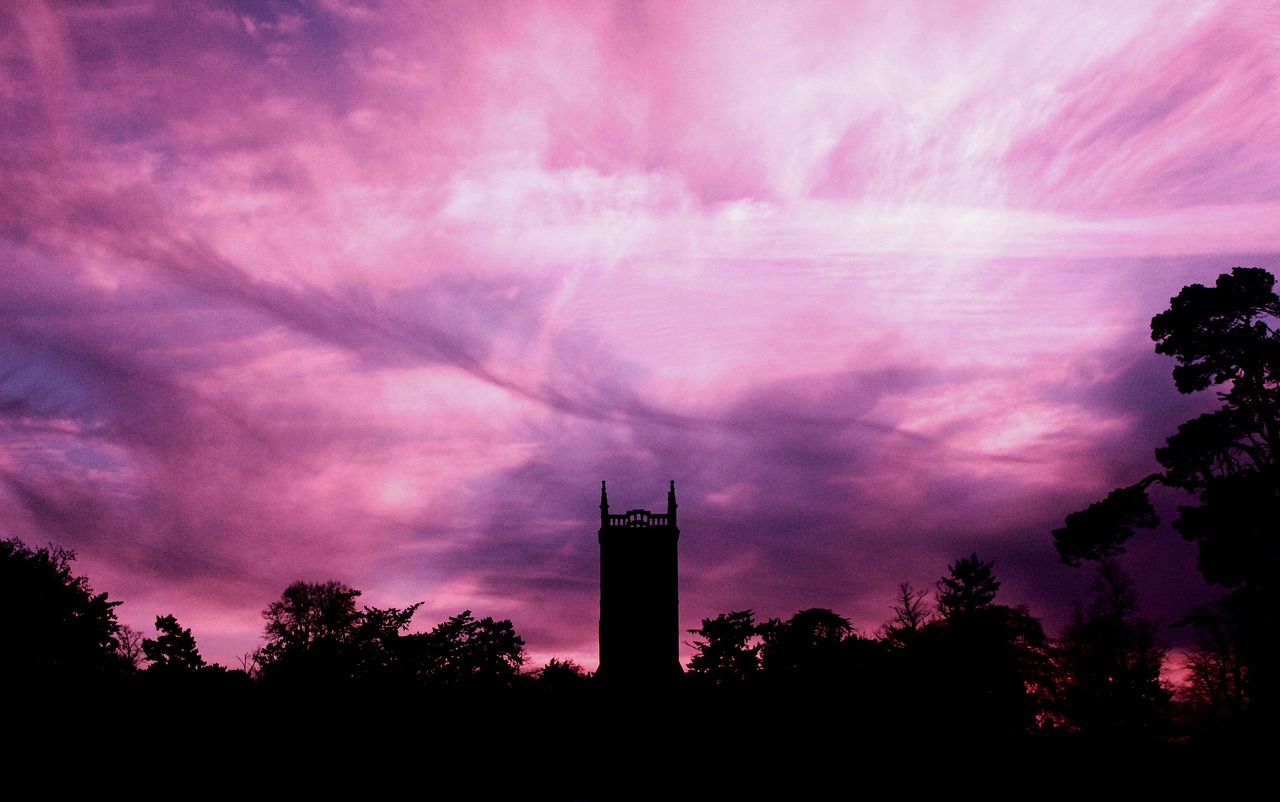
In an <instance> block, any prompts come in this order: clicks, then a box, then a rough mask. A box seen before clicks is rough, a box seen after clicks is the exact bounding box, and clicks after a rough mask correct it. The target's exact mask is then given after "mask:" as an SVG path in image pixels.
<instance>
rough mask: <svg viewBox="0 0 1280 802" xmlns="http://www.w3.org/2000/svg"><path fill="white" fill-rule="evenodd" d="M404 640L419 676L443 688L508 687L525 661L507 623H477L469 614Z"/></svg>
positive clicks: (521, 645)
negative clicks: (457, 686) (461, 686)
mask: <svg viewBox="0 0 1280 802" xmlns="http://www.w3.org/2000/svg"><path fill="white" fill-rule="evenodd" d="M404 640H405V654H406V657H407V659H408V660H410V661H411V664H412V666H413V670H414V671H415V672H416V673H417V674H418V676H420V677H422V678H425V679H428V680H430V681H432V682H438V683H442V684H446V685H465V686H473V687H474V686H484V687H496V686H506V685H510V684H511V683H512V682H514V681H515V680H516V678H517V677H518V676H519V674H520V666H522V665H524V661H525V652H524V639H523V638H521V637H520V636H519V635H517V634H516V632H515V627H514V626H512V624H511V622H510V621H507V620H504V621H495V620H493V619H492V618H488V617H486V618H482V619H479V620H477V619H476V618H474V617H473V616H472V615H471V611H470V610H464V611H463V612H462V613H461V614H459V615H455V616H453V617H451V618H450V619H449V620H447V621H444V622H442V623H440V624H438V625H437V626H436V627H434V628H433V629H432V630H431V631H430V632H423V633H418V634H415V635H407V636H405V638H404Z"/></svg>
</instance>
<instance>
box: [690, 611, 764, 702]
mask: <svg viewBox="0 0 1280 802" xmlns="http://www.w3.org/2000/svg"><path fill="white" fill-rule="evenodd" d="M689 634H691V635H697V636H698V637H700V638H701V639H702V640H700V641H695V642H694V644H693V647H694V649H696V650H697V652H696V654H694V655H693V657H692V658H691V659H690V660H689V673H690V674H695V675H699V676H702V677H704V678H706V679H707V680H709V681H711V682H712V683H714V684H717V685H736V684H740V683H742V682H745V681H747V680H748V679H750V678H751V677H753V676H755V673H756V672H757V671H759V670H760V646H761V645H760V643H759V638H758V636H759V631H758V629H757V627H756V623H755V617H754V614H753V613H752V612H751V611H750V610H739V611H738V612H734V613H729V614H728V615H726V614H724V613H721V614H720V615H718V616H716V617H715V618H704V619H702V626H701V627H700V628H698V629H691V630H689Z"/></svg>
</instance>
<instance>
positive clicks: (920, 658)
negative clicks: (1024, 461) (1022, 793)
mask: <svg viewBox="0 0 1280 802" xmlns="http://www.w3.org/2000/svg"><path fill="white" fill-rule="evenodd" d="M994 565H995V564H994V563H993V562H983V561H982V560H980V559H978V556H977V554H976V553H974V554H970V555H969V556H968V557H963V558H960V559H958V560H956V561H955V562H954V563H952V564H951V565H950V566H949V567H948V574H947V576H944V577H943V578H942V579H941V580H939V582H938V584H937V589H938V594H937V601H938V611H939V613H940V616H939V617H938V618H937V619H935V620H933V621H931V622H930V623H929V624H927V625H926V626H925V627H924V628H923V629H922V630H921V632H920V634H919V635H918V636H917V637H916V638H914V639H913V641H912V643H911V644H910V645H909V646H908V647H907V648H906V649H904V650H902V652H904V653H905V654H904V655H903V656H900V657H899V658H898V661H897V662H898V663H899V664H900V665H902V666H904V669H905V671H904V673H905V675H906V676H908V677H910V678H911V679H912V680H913V681H914V682H915V683H916V684H917V698H916V705H917V707H916V709H917V710H918V711H920V712H921V714H923V715H927V716H936V717H938V720H940V721H952V722H958V723H960V724H962V725H963V726H964V727H965V729H966V730H967V731H968V732H970V733H971V735H973V736H974V737H975V738H981V737H993V738H994V737H1001V738H1003V737H1015V736H1020V735H1023V734H1025V733H1027V732H1029V731H1031V730H1034V729H1035V728H1036V727H1037V725H1038V718H1039V715H1040V713H1041V712H1042V710H1043V707H1044V705H1045V704H1046V702H1047V694H1048V639H1047V638H1046V636H1045V634H1044V629H1043V627H1042V626H1041V625H1040V622H1039V621H1038V620H1036V618H1035V617H1034V616H1032V615H1031V613H1030V612H1029V611H1028V610H1027V609H1026V608H1025V607H1022V606H1019V607H1010V606H1007V605H1003V604H997V603H996V594H997V592H998V590H999V588H1000V582H999V580H997V579H996V577H995V569H994Z"/></svg>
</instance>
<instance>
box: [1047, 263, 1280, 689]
mask: <svg viewBox="0 0 1280 802" xmlns="http://www.w3.org/2000/svg"><path fill="white" fill-rule="evenodd" d="M1274 284H1275V279H1274V277H1273V276H1272V275H1271V274H1269V273H1267V272H1266V271H1264V270H1261V269H1258V268H1244V267H1236V268H1233V269H1232V270H1231V272H1230V273H1229V274H1228V273H1224V274H1222V275H1220V276H1219V277H1218V279H1217V282H1216V283H1215V284H1214V286H1213V287H1205V286H1203V285H1200V284H1192V285H1189V286H1187V287H1184V288H1183V289H1182V291H1181V292H1179V293H1178V295H1176V296H1174V297H1173V298H1172V299H1170V304H1169V308H1168V309H1167V310H1165V311H1164V312H1161V313H1159V314H1157V315H1156V316H1155V317H1153V318H1152V319H1151V338H1152V340H1154V341H1155V342H1156V348H1155V350H1156V353H1158V354H1164V355H1167V356H1171V357H1173V358H1174V359H1175V360H1176V361H1177V363H1178V364H1177V365H1176V366H1175V367H1174V369H1173V379H1174V383H1175V385H1176V386H1177V389H1178V391H1179V392H1181V393H1196V392H1201V391H1205V390H1210V389H1212V390H1214V391H1215V393H1216V396H1217V400H1218V403H1219V407H1218V409H1216V410H1215V411H1213V412H1209V413H1206V414H1203V415H1201V416H1199V417H1198V418H1195V419H1193V420H1190V421H1188V422H1186V423H1184V424H1182V425H1181V426H1179V427H1178V431H1177V432H1176V433H1175V434H1173V435H1171V436H1170V437H1169V438H1167V440H1166V441H1165V445H1164V447H1162V448H1157V449H1156V452H1155V456H1156V460H1157V461H1158V462H1159V463H1160V465H1161V467H1162V468H1163V470H1162V471H1160V472H1157V473H1154V474H1151V475H1149V476H1147V477H1144V478H1143V479H1141V480H1140V481H1138V482H1137V483H1135V484H1133V485H1130V486H1128V487H1122V488H1118V489H1117V490H1114V491H1112V492H1111V493H1110V494H1109V495H1108V496H1107V497H1106V498H1105V499H1103V500H1102V501H1100V502H1097V503H1096V504H1093V505H1090V506H1089V507H1088V508H1087V509H1085V510H1083V511H1081V512H1078V513H1073V514H1071V515H1068V516H1067V517H1066V520H1065V525H1064V526H1063V527H1061V528H1059V529H1055V530H1054V532H1053V538H1054V544H1055V546H1056V548H1057V550H1058V554H1059V557H1060V559H1061V560H1062V562H1063V563H1065V564H1067V565H1071V566H1079V565H1080V564H1081V561H1083V560H1099V559H1102V558H1104V557H1108V556H1114V555H1117V554H1121V553H1123V552H1124V550H1125V546H1124V544H1125V542H1126V541H1127V540H1128V539H1129V538H1130V537H1131V536H1132V535H1133V534H1134V529H1135V528H1150V527H1154V526H1156V525H1158V524H1159V517H1158V516H1157V515H1156V513H1155V511H1154V509H1153V508H1152V505H1151V503H1150V500H1149V498H1148V497H1147V491H1148V488H1149V487H1150V486H1151V485H1153V484H1156V483H1159V484H1161V485H1164V486H1166V487H1169V488H1173V489H1175V490H1178V491H1181V492H1183V493H1184V494H1186V496H1187V497H1189V500H1190V503H1188V504H1185V505H1183V506H1180V507H1179V508H1178V515H1177V518H1176V519H1175V520H1174V521H1173V528H1174V529H1175V530H1176V531H1177V532H1178V533H1179V534H1180V535H1181V536H1182V537H1183V538H1185V539H1187V540H1188V541H1191V542H1194V543H1195V544H1196V545H1197V546H1198V548H1199V558H1198V562H1197V565H1198V568H1199V570H1200V573H1201V574H1202V575H1203V576H1204V578H1205V580H1206V581H1207V582H1209V583H1210V584H1212V585H1217V586H1220V587H1223V588H1225V589H1227V590H1228V595H1229V596H1230V597H1232V602H1231V604H1230V605H1228V609H1230V610H1231V611H1232V612H1233V614H1235V615H1237V616H1238V617H1239V620H1238V621H1237V622H1236V623H1237V626H1238V627H1239V631H1240V636H1241V645H1240V648H1241V651H1240V656H1241V660H1242V661H1243V662H1244V664H1245V665H1246V666H1247V667H1248V669H1249V671H1248V674H1249V679H1248V680H1247V682H1246V695H1247V696H1248V697H1249V698H1250V699H1252V700H1253V701H1264V700H1265V701H1266V703H1267V704H1268V705H1271V704H1274V703H1275V697H1276V686H1277V684H1278V681H1277V647H1278V644H1277V641H1278V640H1280V638H1277V636H1276V634H1275V633H1276V632H1277V630H1278V629H1280V526H1277V525H1276V521H1277V520H1280V464H1278V463H1277V460H1278V459H1280V457H1278V456H1277V455H1278V454H1280V334H1278V333H1277V318H1278V317H1280V297H1277V295H1276V293H1275V291H1274Z"/></svg>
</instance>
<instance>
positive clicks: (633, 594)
mask: <svg viewBox="0 0 1280 802" xmlns="http://www.w3.org/2000/svg"><path fill="white" fill-rule="evenodd" d="M679 538H680V529H679V527H678V526H677V525H676V498H675V482H674V481H673V482H672V483H671V489H670V491H669V492H668V494H667V512H666V513H665V514H660V513H652V512H649V511H647V510H629V511H628V512H626V513H623V514H620V515H611V514H610V513H609V500H608V495H607V490H606V488H605V485H604V482H601V483H600V532H599V542H600V666H599V668H598V670H597V675H598V676H599V677H600V678H601V679H609V680H611V681H617V680H633V681H646V680H662V679H666V678H669V677H672V676H677V675H679V674H680V673H682V672H683V669H682V668H681V666H680V599H679V576H680V575H679V562H678V549H677V544H678V541H679Z"/></svg>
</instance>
